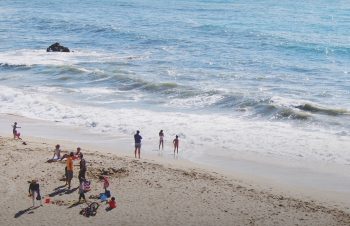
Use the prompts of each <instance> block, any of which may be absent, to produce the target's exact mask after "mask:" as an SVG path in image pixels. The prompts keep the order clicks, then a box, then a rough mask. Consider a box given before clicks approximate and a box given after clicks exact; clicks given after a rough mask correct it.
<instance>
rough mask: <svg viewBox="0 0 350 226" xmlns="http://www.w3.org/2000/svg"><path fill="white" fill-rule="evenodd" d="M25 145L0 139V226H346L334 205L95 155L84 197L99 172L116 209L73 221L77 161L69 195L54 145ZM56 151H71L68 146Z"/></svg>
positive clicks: (203, 173) (97, 188)
mask: <svg viewBox="0 0 350 226" xmlns="http://www.w3.org/2000/svg"><path fill="white" fill-rule="evenodd" d="M25 141H26V143H27V145H23V144H22V141H20V140H13V139H12V138H9V137H0V162H1V167H0V169H1V171H0V180H1V186H0V192H1V199H0V202H1V207H2V211H0V220H1V223H0V225H66V226H68V225H350V214H349V210H347V209H344V208H343V209H342V207H340V206H337V205H335V204H332V203H324V202H320V201H318V200H306V199H304V200H300V199H299V198H293V197H291V196H289V195H285V194H284V195H281V194H279V193H276V192H271V191H266V190H263V189H261V188H259V187H258V186H254V185H247V184H244V183H243V182H240V181H238V180H234V179H230V178H228V177H226V176H223V175H221V174H218V173H215V172H209V171H207V170H204V169H198V168H192V169H191V168H184V167H175V166H171V167H170V166H169V165H167V164H158V163H154V162H152V161H145V160H142V159H141V160H135V159H133V158H130V157H125V156H117V155H114V154H106V153H100V152H96V151H93V150H83V152H84V154H85V156H84V157H85V159H86V161H87V163H88V164H87V166H88V172H87V179H89V180H91V181H92V190H91V191H90V192H88V193H86V194H85V195H86V197H89V196H91V195H98V194H99V193H101V192H103V189H102V183H101V182H99V180H98V179H97V178H98V176H99V175H100V174H101V172H103V171H105V173H110V175H109V177H110V183H111V186H110V188H109V190H111V193H112V196H115V197H116V200H117V204H118V207H117V208H116V209H113V210H112V211H109V212H107V211H106V210H105V208H106V207H107V205H106V204H104V203H100V202H99V201H98V200H96V199H93V198H88V200H89V202H93V201H97V202H99V203H100V204H101V206H100V207H99V209H98V211H97V215H96V216H94V217H90V218H87V217H84V216H82V215H80V214H79V212H80V210H81V209H82V208H83V207H86V204H79V205H74V203H75V202H76V201H77V199H78V196H79V195H78V190H77V187H78V179H77V174H78V168H79V167H78V166H77V165H78V164H79V162H78V161H75V165H76V166H75V173H74V178H73V181H72V185H73V186H72V189H71V190H68V189H67V187H63V186H62V185H64V182H62V181H60V179H61V178H62V176H63V174H64V167H65V162H54V163H46V160H48V159H49V158H50V157H52V152H49V151H48V150H52V149H53V145H54V143H55V142H54V141H51V140H45V139H35V140H34V139H31V140H27V139H26V140H25ZM65 145H66V146H65ZM61 146H62V148H63V149H64V150H74V149H75V147H74V146H72V144H62V143H61ZM34 178H36V179H38V180H39V183H40V186H41V193H42V196H43V197H44V199H46V198H47V197H50V200H51V203H50V204H45V203H43V206H39V207H36V208H30V207H31V199H30V198H29V197H28V182H27V181H29V180H31V179H34ZM43 201H44V200H43ZM52 202H55V203H52ZM59 202H61V205H59V204H58V203H59ZM37 205H39V203H38V202H37Z"/></svg>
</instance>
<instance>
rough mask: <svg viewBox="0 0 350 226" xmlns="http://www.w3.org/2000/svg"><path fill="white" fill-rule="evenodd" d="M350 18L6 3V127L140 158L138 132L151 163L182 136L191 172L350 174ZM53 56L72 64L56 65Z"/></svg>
mask: <svg viewBox="0 0 350 226" xmlns="http://www.w3.org/2000/svg"><path fill="white" fill-rule="evenodd" d="M349 12H350V2H349V1H345V0H344V1H341V0H339V1H329V0H315V1H289V0H286V1H277V0H267V1H255V0H235V1H234V0H211V1H209V0H186V1H185V0H176V1H173V0H170V1H160V0H152V1H151V0H142V1H141V0H128V1H119V0H101V1H92V0H85V1H77V0H61V1H39V0H31V1H24V0H2V1H0V43H1V44H0V90H1V91H0V113H3V114H16V115H21V116H25V117H28V118H33V119H42V120H47V121H52V122H55V123H56V124H57V125H62V126H65V125H69V126H74V127H79V128H82V129H84V130H86V131H89V132H91V133H97V134H105V135H106V136H119V137H120V136H121V137H126V138H130V152H131V153H132V151H133V148H132V147H133V144H132V142H133V134H134V133H135V131H136V130H140V131H141V135H142V136H143V138H144V139H143V143H144V148H143V150H142V151H143V152H146V153H154V151H156V150H158V132H159V131H160V130H161V129H163V130H164V133H165V150H164V151H165V152H166V153H169V154H171V153H172V140H173V139H174V137H175V135H179V138H180V154H179V155H181V157H182V158H185V159H189V160H193V161H199V160H200V159H207V160H208V159H209V160H210V159H211V158H213V159H220V158H221V159H225V160H226V161H227V160H230V159H236V158H244V156H246V155H247V156H248V155H249V156H256V158H260V157H272V158H274V157H275V158H277V159H279V158H283V159H286V160H295V161H316V162H323V163H336V164H346V165H348V164H350V101H349V100H350V35H349V34H350V14H349ZM55 42H59V43H60V44H62V45H63V46H66V47H68V48H70V50H71V51H72V52H70V53H47V52H46V48H47V47H48V46H50V45H51V44H53V43H55ZM10 123H12V122H10ZM9 128H10V126H9ZM2 129H7V128H2ZM9 131H11V130H9ZM9 133H10V132H9Z"/></svg>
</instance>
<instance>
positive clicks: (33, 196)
mask: <svg viewBox="0 0 350 226" xmlns="http://www.w3.org/2000/svg"><path fill="white" fill-rule="evenodd" d="M32 199H33V207H34V199H35V192H33V193H32Z"/></svg>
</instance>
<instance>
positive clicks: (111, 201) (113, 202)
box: [108, 197, 117, 209]
mask: <svg viewBox="0 0 350 226" xmlns="http://www.w3.org/2000/svg"><path fill="white" fill-rule="evenodd" d="M108 205H109V208H110V209H114V208H116V207H117V202H116V201H115V198H114V197H112V198H111V200H109V202H108Z"/></svg>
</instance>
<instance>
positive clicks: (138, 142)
mask: <svg viewBox="0 0 350 226" xmlns="http://www.w3.org/2000/svg"><path fill="white" fill-rule="evenodd" d="M134 140H135V158H137V157H138V158H140V153H141V140H142V136H141V135H140V131H139V130H137V131H136V134H135V135H134ZM173 145H174V155H175V152H176V154H179V136H178V135H176V136H175V139H174V140H173ZM160 147H162V150H163V149H164V131H163V130H160V131H159V147H158V148H159V150H160Z"/></svg>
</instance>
